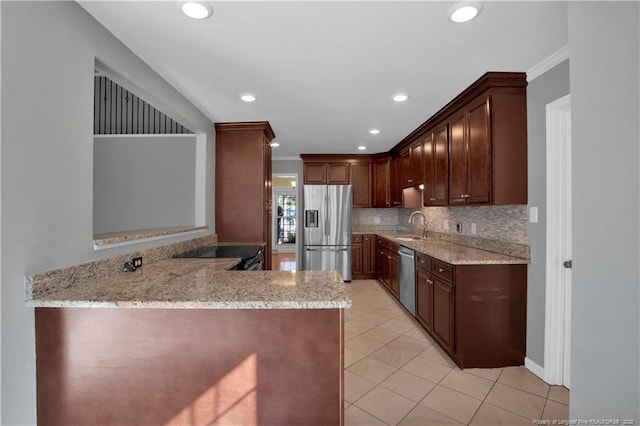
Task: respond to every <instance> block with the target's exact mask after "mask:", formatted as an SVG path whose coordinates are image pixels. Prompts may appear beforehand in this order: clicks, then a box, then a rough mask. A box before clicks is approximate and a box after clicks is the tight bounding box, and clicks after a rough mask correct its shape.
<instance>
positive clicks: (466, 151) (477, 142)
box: [449, 98, 491, 205]
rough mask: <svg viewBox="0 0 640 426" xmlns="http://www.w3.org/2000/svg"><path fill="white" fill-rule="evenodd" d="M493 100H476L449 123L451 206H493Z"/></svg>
mask: <svg viewBox="0 0 640 426" xmlns="http://www.w3.org/2000/svg"><path fill="white" fill-rule="evenodd" d="M490 100H491V99H490V98H484V99H482V98H481V99H479V100H476V101H475V102H473V103H471V104H470V105H469V106H468V108H467V109H466V110H465V111H464V112H463V113H462V114H461V115H460V116H458V117H456V118H455V119H453V120H452V121H451V122H450V123H449V124H450V129H451V133H450V139H449V156H450V161H451V163H450V169H449V176H450V183H449V204H450V205H456V204H488V203H490V202H491V137H490V128H489V127H490V122H489V120H490V116H489V110H490Z"/></svg>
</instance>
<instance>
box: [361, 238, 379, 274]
mask: <svg viewBox="0 0 640 426" xmlns="http://www.w3.org/2000/svg"><path fill="white" fill-rule="evenodd" d="M375 240H376V237H375V236H374V235H365V236H364V241H363V242H362V272H363V273H364V274H373V273H374V269H375Z"/></svg>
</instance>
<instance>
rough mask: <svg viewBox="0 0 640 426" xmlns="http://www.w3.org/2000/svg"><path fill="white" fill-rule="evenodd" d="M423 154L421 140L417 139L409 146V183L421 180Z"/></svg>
mask: <svg viewBox="0 0 640 426" xmlns="http://www.w3.org/2000/svg"><path fill="white" fill-rule="evenodd" d="M422 174H423V155H422V141H421V140H420V141H418V142H416V143H414V144H413V145H411V147H409V179H408V181H407V183H408V184H409V185H416V184H419V183H422V182H423V179H424V178H423V176H422Z"/></svg>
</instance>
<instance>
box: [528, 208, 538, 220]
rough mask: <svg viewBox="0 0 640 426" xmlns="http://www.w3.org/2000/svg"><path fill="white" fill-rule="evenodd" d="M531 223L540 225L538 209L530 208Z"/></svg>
mask: <svg viewBox="0 0 640 426" xmlns="http://www.w3.org/2000/svg"><path fill="white" fill-rule="evenodd" d="M529 222H531V223H538V207H529Z"/></svg>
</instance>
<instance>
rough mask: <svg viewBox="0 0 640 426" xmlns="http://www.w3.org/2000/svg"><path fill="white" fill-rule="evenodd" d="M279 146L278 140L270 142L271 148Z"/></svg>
mask: <svg viewBox="0 0 640 426" xmlns="http://www.w3.org/2000/svg"><path fill="white" fill-rule="evenodd" d="M279 146H280V144H279V143H278V142H271V147H272V148H277V147H279Z"/></svg>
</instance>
